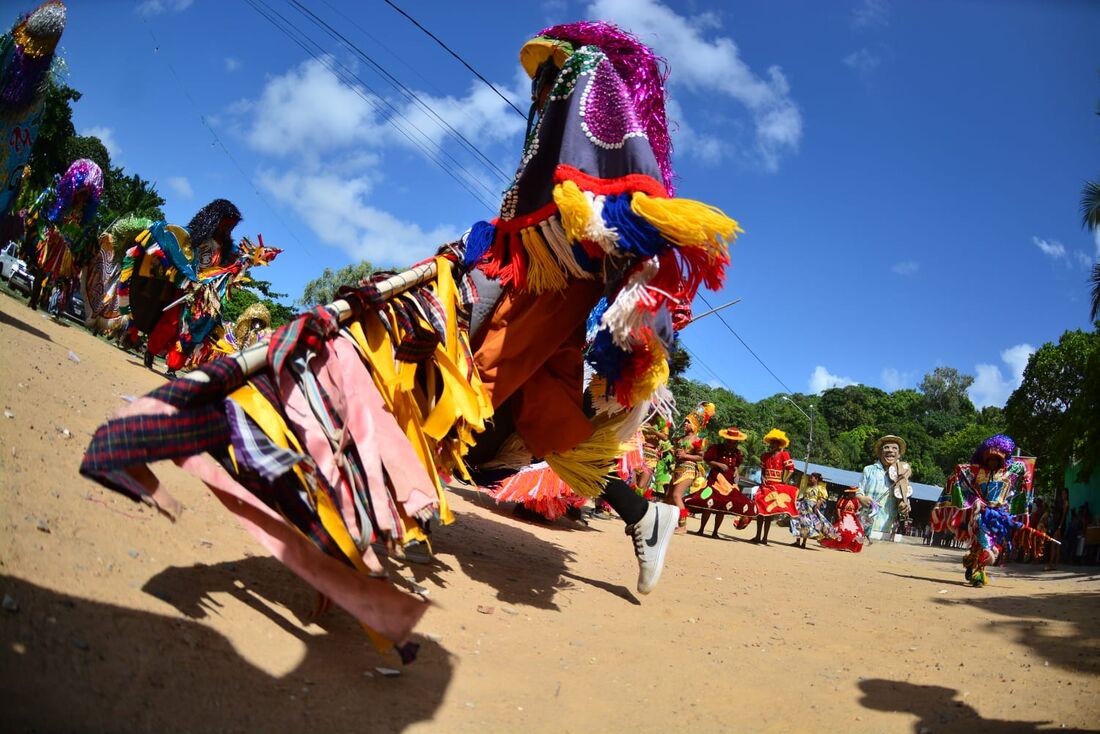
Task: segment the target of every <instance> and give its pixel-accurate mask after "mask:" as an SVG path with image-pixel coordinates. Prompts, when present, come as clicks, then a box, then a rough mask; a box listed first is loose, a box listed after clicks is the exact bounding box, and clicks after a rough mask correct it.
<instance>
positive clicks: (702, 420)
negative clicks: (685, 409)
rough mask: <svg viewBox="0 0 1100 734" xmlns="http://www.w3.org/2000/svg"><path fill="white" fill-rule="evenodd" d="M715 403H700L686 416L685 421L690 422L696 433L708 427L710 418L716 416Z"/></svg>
mask: <svg viewBox="0 0 1100 734" xmlns="http://www.w3.org/2000/svg"><path fill="white" fill-rule="evenodd" d="M714 412H715V407H714V403H705V402H704V403H699V404H698V405H696V406H695V408H694V409H693V410H692V411H691V412H690V413H688V414H687V416H686V417H685V418H684V422H685V423H690V424H691V426H692V428H693V429H694V431H695V432H696V433H698V432H699V431H701V430H703V429H704V428H706V427H707V424H708V423H710V419H711V418H713V417H714Z"/></svg>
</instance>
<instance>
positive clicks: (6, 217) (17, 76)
mask: <svg viewBox="0 0 1100 734" xmlns="http://www.w3.org/2000/svg"><path fill="white" fill-rule="evenodd" d="M64 31H65V5H64V4H63V3H61V2H58V1H57V0H51V2H46V3H42V4H41V5H39V6H38V8H36V9H35V10H33V11H32V12H30V13H27V14H26V15H23V16H21V17H20V18H19V19H18V20H17V21H16V23H15V25H14V26H13V27H12V29H11V30H10V31H9V32H8V33H5V34H4V35H3V36H0V136H2V137H0V222H2V223H3V226H2V230H3V231H2V234H4V235H5V236H4V239H2V240H0V243H7V242H8V240H9V239H11V240H18V239H20V238H19V237H18V236H13V235H15V234H16V231H15V229H13V228H12V227H11V225H12V224H13V223H15V222H17V221H18V213H17V212H16V211H14V208H15V204H16V200H17V199H18V197H19V192H20V188H21V187H22V186H24V185H25V183H26V182H25V181H24V177H25V176H26V175H28V174H29V170H30V169H29V168H28V167H27V166H26V164H27V162H28V161H29V160H30V157H31V151H32V149H33V148H34V141H35V139H36V138H37V137H38V126H39V123H40V122H41V121H42V113H43V110H44V109H45V104H46V102H45V95H44V90H45V87H46V83H47V80H48V79H49V73H50V68H51V66H52V64H53V60H54V51H55V49H56V48H57V43H58V41H60V40H61V34H62V33H63V32H64Z"/></svg>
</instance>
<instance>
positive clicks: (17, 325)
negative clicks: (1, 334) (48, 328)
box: [0, 308, 53, 342]
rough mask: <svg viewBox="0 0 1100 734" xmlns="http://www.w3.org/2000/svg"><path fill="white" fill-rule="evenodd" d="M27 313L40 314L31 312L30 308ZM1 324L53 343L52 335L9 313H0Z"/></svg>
mask: <svg viewBox="0 0 1100 734" xmlns="http://www.w3.org/2000/svg"><path fill="white" fill-rule="evenodd" d="M27 312H28V313H38V312H37V311H31V310H30V309H29V308H28V309H27ZM0 324H6V325H7V326H10V327H12V328H13V329H19V330H20V331H23V332H26V333H28V334H30V335H31V336H37V337H38V338H39V339H45V340H46V341H48V342H52V341H53V339H51V338H50V335H49V334H47V333H46V332H44V331H42V330H41V329H36V328H34V327H33V326H31V325H30V324H29V323H27V322H26V321H24V320H23V319H21V318H19V317H17V316H14V315H12V314H10V313H8V312H7V311H0Z"/></svg>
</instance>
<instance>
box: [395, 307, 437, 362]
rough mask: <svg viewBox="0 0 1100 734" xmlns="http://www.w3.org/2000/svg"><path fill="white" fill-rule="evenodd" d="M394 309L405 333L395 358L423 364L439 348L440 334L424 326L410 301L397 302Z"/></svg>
mask: <svg viewBox="0 0 1100 734" xmlns="http://www.w3.org/2000/svg"><path fill="white" fill-rule="evenodd" d="M392 308H393V312H394V315H395V316H396V317H397V324H398V326H399V327H400V329H401V331H402V332H403V336H402V338H401V343H400V344H399V345H398V347H397V350H396V354H395V355H394V356H395V357H396V358H397V359H398V360H400V361H402V362H423V361H424V360H426V359H428V358H430V357H431V356H432V355H433V354H434V353H435V349H436V347H437V346H439V343H440V338H439V334H437V333H436V332H434V331H432V330H431V329H430V328H428V327H427V326H424V324H423V323H422V322H421V321H420V314H419V313H418V312H417V310H416V307H415V306H413V305H412V304H410V303H409V302H408V301H405V300H398V301H395V302H393V303H392Z"/></svg>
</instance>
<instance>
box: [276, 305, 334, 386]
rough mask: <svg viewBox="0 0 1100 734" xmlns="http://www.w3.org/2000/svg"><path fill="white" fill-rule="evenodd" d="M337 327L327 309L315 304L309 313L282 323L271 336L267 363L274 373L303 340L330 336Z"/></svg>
mask: <svg viewBox="0 0 1100 734" xmlns="http://www.w3.org/2000/svg"><path fill="white" fill-rule="evenodd" d="M338 329H339V323H338V322H337V320H336V318H335V317H334V316H333V315H332V312H330V311H329V310H328V309H326V308H324V307H322V306H317V307H316V308H314V309H313V310H312V311H310V312H309V313H304V314H302V315H301V316H299V317H298V318H296V319H294V320H293V321H291V322H290V323H289V324H286V325H284V326H283V327H282V328H280V329H279V330H278V331H276V332H275V333H274V334H273V335H272V337H271V343H270V345H269V346H268V348H267V363H268V364H270V365H271V369H272V370H274V371H275V374H279V373H280V372H282V371H283V370H284V369H285V367H286V361H287V359H289V358H290V356H291V355H292V354H294V352H295V351H296V350H297V349H298V348H299V346H301V345H302V343H303V342H307V343H308V342H309V341H312V340H316V339H317V338H321V339H325V338H329V337H331V336H332V335H333V334H335V333H336V332H337V330H338Z"/></svg>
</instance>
